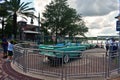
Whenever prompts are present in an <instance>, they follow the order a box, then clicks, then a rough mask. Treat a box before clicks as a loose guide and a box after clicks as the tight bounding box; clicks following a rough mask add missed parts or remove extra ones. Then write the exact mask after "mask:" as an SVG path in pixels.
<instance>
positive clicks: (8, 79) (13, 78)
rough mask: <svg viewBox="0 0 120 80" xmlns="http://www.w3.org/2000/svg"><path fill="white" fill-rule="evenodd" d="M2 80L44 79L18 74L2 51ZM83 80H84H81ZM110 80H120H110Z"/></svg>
mask: <svg viewBox="0 0 120 80" xmlns="http://www.w3.org/2000/svg"><path fill="white" fill-rule="evenodd" d="M0 80H43V79H37V78H33V77H29V76H26V75H23V74H20V73H18V72H16V71H15V70H14V69H12V67H11V65H10V63H9V62H6V60H5V59H2V52H1V51H0ZM45 80H47V79H45ZM81 80H83V79H81ZM85 80H87V79H85ZM89 80H91V79H89ZM92 80H93V79H92ZM94 80H96V79H94ZM97 80H99V79H97ZM100 80H101V79H100ZM109 80H120V78H116V79H109Z"/></svg>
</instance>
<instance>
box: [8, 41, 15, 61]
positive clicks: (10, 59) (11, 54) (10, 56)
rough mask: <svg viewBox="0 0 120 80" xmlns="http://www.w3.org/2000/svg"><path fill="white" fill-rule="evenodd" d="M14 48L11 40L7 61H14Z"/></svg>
mask: <svg viewBox="0 0 120 80" xmlns="http://www.w3.org/2000/svg"><path fill="white" fill-rule="evenodd" d="M13 48H14V44H13V41H12V40H11V41H10V42H9V43H8V58H7V61H10V62H11V61H12V57H13Z"/></svg>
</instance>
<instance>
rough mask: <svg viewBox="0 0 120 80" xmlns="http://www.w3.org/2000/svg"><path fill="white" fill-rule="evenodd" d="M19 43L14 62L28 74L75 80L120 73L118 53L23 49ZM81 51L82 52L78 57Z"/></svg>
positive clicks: (15, 48)
mask: <svg viewBox="0 0 120 80" xmlns="http://www.w3.org/2000/svg"><path fill="white" fill-rule="evenodd" d="M20 45H21V44H17V45H15V47H14V58H13V63H14V64H15V65H16V66H17V67H19V68H20V69H21V70H23V71H24V72H25V73H27V72H30V73H35V74H39V75H41V74H42V75H47V76H52V77H58V78H60V79H61V80H63V79H65V80H69V79H71V78H73V80H75V79H81V78H88V77H90V78H95V77H97V78H98V77H102V78H103V79H106V78H108V77H110V76H112V75H113V73H116V74H119V72H120V71H119V68H120V66H119V65H120V64H119V63H120V57H119V55H116V56H115V58H114V59H112V58H111V57H110V56H105V54H103V52H104V51H101V52H102V54H100V52H97V51H96V52H94V51H93V53H92V52H91V51H87V52H84V51H55V50H43V49H37V48H36V49H35V48H33V47H31V46H28V47H29V48H23V47H21V46H20ZM101 50H102V49H101ZM41 52H44V53H53V54H54V55H60V54H62V56H61V57H58V56H50V55H43V54H40V53H41ZM78 53H80V54H82V55H80V56H79V55H78ZM104 53H105V52H104ZM65 54H67V56H65ZM70 54H71V55H72V56H70ZM99 54H100V55H99ZM109 54H111V52H109ZM73 55H77V56H73Z"/></svg>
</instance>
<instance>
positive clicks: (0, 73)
mask: <svg viewBox="0 0 120 80" xmlns="http://www.w3.org/2000/svg"><path fill="white" fill-rule="evenodd" d="M0 80H41V79H37V78H33V77H29V76H26V75H23V74H20V73H18V72H16V71H15V70H13V69H12V68H11V65H10V62H6V60H5V59H2V53H1V52H0Z"/></svg>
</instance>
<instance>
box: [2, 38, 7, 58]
mask: <svg viewBox="0 0 120 80" xmlns="http://www.w3.org/2000/svg"><path fill="white" fill-rule="evenodd" d="M1 45H2V48H3V58H7V48H8V42H7V39H6V36H3V38H2V44H1Z"/></svg>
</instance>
